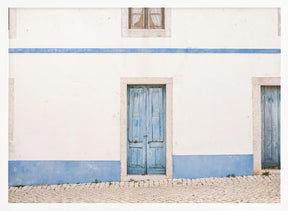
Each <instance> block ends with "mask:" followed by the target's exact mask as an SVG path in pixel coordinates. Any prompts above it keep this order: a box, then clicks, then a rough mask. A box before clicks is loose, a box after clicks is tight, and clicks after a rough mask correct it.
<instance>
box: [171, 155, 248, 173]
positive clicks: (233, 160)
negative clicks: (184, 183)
mask: <svg viewBox="0 0 288 211" xmlns="http://www.w3.org/2000/svg"><path fill="white" fill-rule="evenodd" d="M228 174H230V175H231V174H235V175H236V176H248V175H252V174H253V155H252V154H248V155H174V156H173V178H187V179H188V178H189V179H195V178H204V177H226V176H227V175H228Z"/></svg>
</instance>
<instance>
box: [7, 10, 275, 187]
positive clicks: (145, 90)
mask: <svg viewBox="0 0 288 211" xmlns="http://www.w3.org/2000/svg"><path fill="white" fill-rule="evenodd" d="M279 18H280V11H279V10H277V9H176V8H173V9H168V8H165V9H163V8H158V9H157V8H155V9H151V8H150V9H147V8H138V9H135V8H134V9H128V8H127V9H10V21H9V25H10V26H9V41H10V48H9V59H10V61H9V74H10V75H9V185H10V186H12V185H37V184H61V183H86V182H93V181H95V180H96V179H97V181H102V182H104V181H105V182H106V181H120V180H121V181H125V180H129V179H131V178H136V179H138V178H145V179H146V178H170V179H172V178H201V177H225V176H227V175H228V174H230V175H231V174H235V175H252V174H253V173H255V174H257V173H259V171H260V170H261V169H262V168H275V167H276V168H280V23H279V22H280V21H279Z"/></svg>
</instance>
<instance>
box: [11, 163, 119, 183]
mask: <svg viewBox="0 0 288 211" xmlns="http://www.w3.org/2000/svg"><path fill="white" fill-rule="evenodd" d="M8 174H9V182H8V185H9V186H15V185H44V184H49V185H53V184H66V183H70V184H72V183H91V182H93V181H95V179H97V180H98V182H110V181H120V161H85V160H83V161H71V160H69V161H60V160H45V161H42V160H25V161H22V160H17V161H9V163H8Z"/></svg>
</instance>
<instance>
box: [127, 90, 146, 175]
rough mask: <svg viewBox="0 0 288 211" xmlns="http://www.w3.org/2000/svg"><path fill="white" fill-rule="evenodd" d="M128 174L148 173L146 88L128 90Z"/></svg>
mask: <svg viewBox="0 0 288 211" xmlns="http://www.w3.org/2000/svg"><path fill="white" fill-rule="evenodd" d="M128 93H129V96H130V97H129V98H128V125H129V127H128V129H127V130H128V131H127V132H128V156H127V158H128V159H127V161H128V163H127V164H128V165H127V168H128V172H130V173H131V174H144V173H145V171H146V138H145V137H144V136H145V135H146V134H144V133H145V131H146V130H147V127H146V124H147V123H146V115H145V113H146V110H147V109H146V108H147V105H146V101H147V100H146V98H147V97H146V93H145V90H144V88H142V87H137V88H130V89H128Z"/></svg>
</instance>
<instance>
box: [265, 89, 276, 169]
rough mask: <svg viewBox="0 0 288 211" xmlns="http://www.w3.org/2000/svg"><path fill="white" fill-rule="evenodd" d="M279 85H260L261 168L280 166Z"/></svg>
mask: <svg viewBox="0 0 288 211" xmlns="http://www.w3.org/2000/svg"><path fill="white" fill-rule="evenodd" d="M280 100H281V95H280V86H262V87H261V131H262V134H261V141H262V143H261V159H262V168H280Z"/></svg>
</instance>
